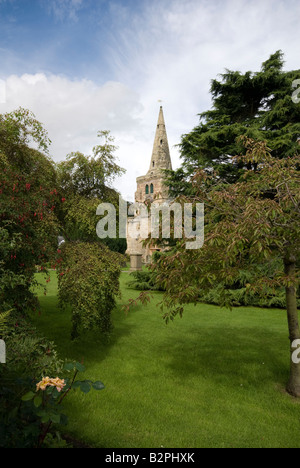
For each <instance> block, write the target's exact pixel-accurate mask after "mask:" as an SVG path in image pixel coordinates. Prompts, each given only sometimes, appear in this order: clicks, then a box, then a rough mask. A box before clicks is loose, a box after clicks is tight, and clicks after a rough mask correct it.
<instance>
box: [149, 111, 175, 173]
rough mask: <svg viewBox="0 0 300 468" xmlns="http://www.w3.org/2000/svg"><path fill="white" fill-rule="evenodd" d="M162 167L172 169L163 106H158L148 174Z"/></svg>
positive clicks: (158, 170)
mask: <svg viewBox="0 0 300 468" xmlns="http://www.w3.org/2000/svg"><path fill="white" fill-rule="evenodd" d="M162 169H172V162H171V157H170V150H169V143H168V137H167V131H166V125H165V119H164V114H163V108H162V106H160V109H159V115H158V121H157V127H156V132H155V138H154V144H153V150H152V157H151V162H150V168H149V171H148V174H149V173H153V175H154V174H155V173H158V172H160V170H162Z"/></svg>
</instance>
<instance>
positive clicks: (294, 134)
mask: <svg viewBox="0 0 300 468" xmlns="http://www.w3.org/2000/svg"><path fill="white" fill-rule="evenodd" d="M283 65H284V62H283V53H282V52H281V51H277V52H275V53H274V54H273V55H271V56H270V58H269V59H268V60H266V61H265V62H264V63H263V64H262V67H261V70H260V71H258V72H250V71H247V72H246V73H241V72H239V71H231V70H226V72H225V73H223V74H221V75H220V79H219V80H218V79H214V80H212V82H211V90H210V91H211V96H212V103H213V106H212V109H211V110H208V111H206V112H203V113H201V114H200V123H199V125H198V126H197V127H195V128H194V129H193V130H192V131H191V132H190V133H188V134H185V135H183V136H182V138H181V143H180V145H179V147H180V152H181V158H182V161H183V164H182V167H181V168H180V169H178V170H177V171H174V172H168V174H169V180H168V185H169V186H170V189H171V194H172V195H175V196H177V195H179V194H181V193H186V194H189V191H190V190H191V184H190V183H189V182H190V179H191V177H192V176H193V174H194V172H195V170H198V169H200V168H206V169H207V170H212V169H213V168H216V167H218V176H219V177H222V178H223V180H224V181H227V182H229V183H230V182H235V181H237V180H238V178H239V177H240V176H241V175H242V174H243V165H242V164H241V162H240V161H236V160H234V159H233V157H234V156H235V155H236V154H239V153H240V151H241V150H242V147H241V144H240V143H239V142H238V140H237V139H238V137H239V136H240V135H245V136H248V137H250V138H253V139H256V140H261V141H266V142H267V145H268V147H269V148H270V149H271V150H272V155H273V156H274V157H278V158H283V157H284V158H285V157H288V156H292V155H294V154H295V153H297V151H299V146H298V138H299V134H300V106H299V105H297V104H295V103H294V102H293V100H292V93H293V87H292V84H293V81H294V80H295V79H297V78H299V76H300V70H293V71H284V70H283ZM248 164H251V163H248ZM255 164H256V163H254V167H255ZM248 168H249V167H248Z"/></svg>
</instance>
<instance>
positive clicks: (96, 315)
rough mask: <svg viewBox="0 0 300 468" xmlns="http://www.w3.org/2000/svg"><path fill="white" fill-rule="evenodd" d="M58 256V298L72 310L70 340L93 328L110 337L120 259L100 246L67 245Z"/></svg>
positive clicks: (121, 258)
mask: <svg viewBox="0 0 300 468" xmlns="http://www.w3.org/2000/svg"><path fill="white" fill-rule="evenodd" d="M59 254H60V257H59V259H58V261H57V265H58V266H57V273H58V291H59V293H58V296H59V301H60V305H61V306H62V307H65V306H68V305H69V306H70V307H71V310H72V331H71V338H72V339H75V338H77V337H78V336H79V335H80V333H81V331H83V330H89V329H92V328H98V329H99V330H100V331H101V332H102V333H103V334H104V335H106V336H109V333H110V331H111V328H112V321H111V312H112V310H113V308H114V307H115V304H116V297H117V295H118V294H119V293H120V289H119V276H120V273H121V264H122V262H123V260H124V259H123V256H122V255H120V254H118V253H116V252H112V251H111V250H110V249H109V248H108V247H106V246H105V245H104V244H102V243H100V242H94V243H87V242H67V243H65V244H64V245H63V246H62V247H61V249H60V250H59Z"/></svg>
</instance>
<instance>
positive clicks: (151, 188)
mask: <svg viewBox="0 0 300 468" xmlns="http://www.w3.org/2000/svg"><path fill="white" fill-rule="evenodd" d="M150 193H153V184H151V185H150Z"/></svg>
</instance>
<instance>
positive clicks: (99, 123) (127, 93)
mask: <svg viewBox="0 0 300 468" xmlns="http://www.w3.org/2000/svg"><path fill="white" fill-rule="evenodd" d="M5 87H6V102H5V104H1V105H0V112H1V113H2V112H7V111H12V110H14V109H16V108H18V107H20V106H21V107H23V108H26V109H30V110H31V111H32V112H33V113H34V114H35V116H36V118H37V119H38V120H39V121H40V122H42V124H43V125H44V127H45V128H46V130H47V131H48V133H49V138H50V139H51V140H52V145H51V147H50V153H51V155H52V157H53V159H54V160H56V161H58V160H62V159H64V158H65V157H66V155H67V154H69V153H70V152H72V151H81V152H83V153H85V154H91V151H92V147H93V146H95V145H97V144H99V143H100V140H99V139H98V138H97V132H98V131H99V130H110V131H111V133H112V135H113V136H114V137H115V139H116V140H115V144H116V145H117V146H119V150H118V152H117V156H118V158H119V164H120V165H121V166H122V167H125V168H127V169H128V168H131V170H138V163H136V164H134V161H135V157H136V154H135V151H134V150H135V148H134V142H135V143H136V144H137V145H138V143H139V141H141V143H143V123H142V122H141V120H140V118H139V114H140V112H141V110H142V107H141V104H140V103H139V100H138V96H137V95H136V93H134V92H133V91H132V90H130V89H128V88H127V87H126V86H124V85H123V84H121V83H118V82H107V83H105V84H103V85H102V86H97V85H96V84H95V83H93V82H91V81H89V80H80V81H76V80H73V81H72V80H70V79H68V78H66V77H64V76H57V75H50V76H46V75H45V74H43V73H39V74H34V75H30V74H25V75H22V76H20V77H19V76H16V75H11V76H9V77H8V78H7V79H6V80H5ZM131 176H132V174H131ZM134 182H135V176H133V177H131V187H129V186H128V184H129V181H128V180H127V179H126V176H125V178H124V179H122V183H121V185H120V186H119V187H116V188H119V189H120V190H121V191H122V193H123V194H124V196H126V195H127V193H128V194H130V193H133V192H134V190H135V186H134V185H135V184H134ZM124 192H125V193H124Z"/></svg>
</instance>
